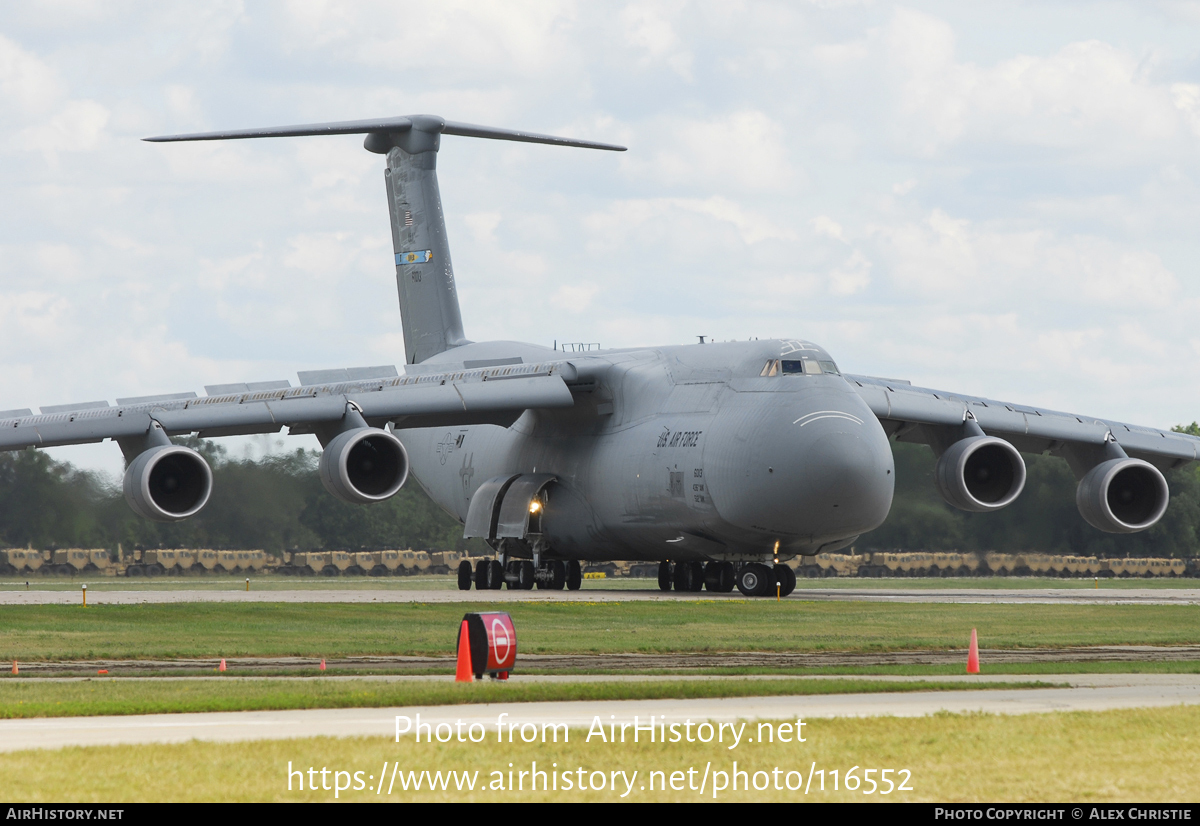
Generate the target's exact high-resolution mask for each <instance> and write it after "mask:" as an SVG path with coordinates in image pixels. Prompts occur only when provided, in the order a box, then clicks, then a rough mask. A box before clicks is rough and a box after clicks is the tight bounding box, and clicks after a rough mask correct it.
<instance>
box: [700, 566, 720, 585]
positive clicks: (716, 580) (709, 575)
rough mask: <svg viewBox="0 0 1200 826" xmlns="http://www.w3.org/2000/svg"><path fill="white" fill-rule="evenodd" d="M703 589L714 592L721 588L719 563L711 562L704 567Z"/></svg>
mask: <svg viewBox="0 0 1200 826" xmlns="http://www.w3.org/2000/svg"><path fill="white" fill-rule="evenodd" d="M704 587H705V589H706V590H709V591H716V590H717V589H718V588H720V587H721V563H720V562H717V561H715V560H714V561H712V562H708V563H705V565H704Z"/></svg>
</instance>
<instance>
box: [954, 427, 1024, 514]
mask: <svg viewBox="0 0 1200 826" xmlns="http://www.w3.org/2000/svg"><path fill="white" fill-rule="evenodd" d="M934 479H935V480H936V482H937V486H938V492H939V493H941V494H942V498H943V499H945V500H946V501H947V502H948V503H949V504H951V505H953V506H954V507H956V508H958V509H960V510H964V511H975V512H984V511H994V510H999V509H1000V508H1003V507H1004V506H1005V505H1010V504H1012V502H1013V500H1014V499H1016V498H1017V497H1018V496H1020V495H1021V491H1022V489H1024V487H1025V460H1024V459H1022V458H1021V454H1020V453H1019V452H1018V451H1017V449H1016V448H1015V447H1013V446H1012V445H1011V444H1009V443H1008V442H1006V441H1004V440H1003V439H998V438H996V437H995V436H971V437H969V438H966V439H960V440H959V441H957V442H955V443H954V444H953V445H951V446H950V447H949V448H948V449H947V450H946V451H945V452H944V453H943V454H942V455H941V458H939V459H938V462H937V467H936V468H935V469H934Z"/></svg>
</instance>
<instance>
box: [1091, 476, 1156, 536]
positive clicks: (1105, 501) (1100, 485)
mask: <svg viewBox="0 0 1200 826" xmlns="http://www.w3.org/2000/svg"><path fill="white" fill-rule="evenodd" d="M1170 497H1171V494H1170V491H1169V490H1168V488H1167V480H1166V479H1164V478H1163V475H1162V473H1160V472H1159V470H1158V468H1156V467H1155V466H1154V465H1152V464H1150V463H1149V462H1143V461H1142V460H1141V459H1109V460H1108V461H1107V462H1101V463H1100V464H1098V465H1096V466H1095V467H1094V468H1092V469H1091V470H1090V471H1088V472H1087V473H1086V474H1085V475H1084V477H1083V479H1081V480H1080V481H1079V487H1077V488H1076V489H1075V504H1076V506H1077V507H1078V508H1079V514H1080V516H1082V517H1083V518H1084V519H1085V520H1086V521H1087V523H1088V524H1089V525H1091V526H1092V527H1093V528H1098V529H1100V530H1102V531H1105V532H1107V533H1135V532H1137V531H1144V530H1145V529H1146V528H1149V527H1150V526H1151V525H1153V524H1154V523H1155V522H1157V521H1158V520H1159V519H1161V518H1162V515H1163V513H1164V512H1165V511H1166V510H1167V502H1168V500H1169V499H1170Z"/></svg>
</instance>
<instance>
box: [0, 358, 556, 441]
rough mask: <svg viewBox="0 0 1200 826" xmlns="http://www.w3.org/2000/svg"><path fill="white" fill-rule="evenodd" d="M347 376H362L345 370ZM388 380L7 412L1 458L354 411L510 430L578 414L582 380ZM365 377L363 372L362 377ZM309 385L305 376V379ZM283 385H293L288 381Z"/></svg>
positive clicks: (405, 422) (546, 374) (322, 420)
mask: <svg viewBox="0 0 1200 826" xmlns="http://www.w3.org/2000/svg"><path fill="white" fill-rule="evenodd" d="M340 372H342V373H343V375H344V376H349V375H353V374H354V373H355V372H356V371H353V370H352V371H340ZM379 372H390V373H391V374H392V375H391V376H384V377H382V378H354V379H351V380H347V381H328V382H326V383H323V384H304V385H302V386H300V387H290V386H288V387H279V388H277V389H258V390H255V389H253V388H252V386H246V385H241V386H237V385H224V386H218V387H214V388H210V390H216V391H217V392H216V393H215V394H210V395H207V396H203V397H196V395H195V394H194V393H177V394H172V395H169V396H158V397H148V398H138V399H118V400H117V405H116V406H110V405H109V404H108V402H90V403H87V404H79V405H58V406H55V407H51V408H43V409H42V415H36V416H35V415H33V414H32V412H31V411H29V410H18V411H7V412H5V413H0V450H18V449H21V448H26V447H53V446H57V445H77V444H86V443H89V442H101V441H104V440H105V439H118V440H120V439H136V438H138V437H143V436H146V435H147V434H148V433H149V432H150V430H151V428H153V427H154V425H155V423H157V424H158V425H159V426H160V427H161V428H162V429H163V430H164V431H166V433H167V434H168V435H183V434H188V433H198V434H199V435H200V436H201V437H212V436H234V435H243V434H250V433H275V432H278V431H280V430H282V429H283V428H284V427H285V426H286V427H288V428H289V431H290V432H291V433H312V432H314V428H317V427H319V426H321V425H323V424H332V423H336V422H339V421H341V420H342V418H343V417H344V416H345V415H346V410H347V407H351V408H354V409H356V410H358V411H359V412H361V414H362V417H363V419H365V420H366V421H367V423H368V424H371V425H373V426H376V427H381V426H383V425H385V424H387V423H388V422H391V423H393V424H394V425H395V426H396V427H440V426H452V425H466V424H497V425H502V426H508V425H510V424H512V423H513V422H515V421H516V420H517V419H518V418H519V417H520V416H521V414H522V413H524V412H525V411H526V410H530V409H539V408H563V407H571V406H572V405H573V404H574V400H573V398H572V396H571V390H570V388H569V387H568V386H567V384H568V382H574V381H575V380H576V379H577V377H578V373H577V371H576V369H575V367H574V366H573V365H572V364H571V363H570V362H551V363H547V364H517V365H512V366H500V367H489V368H485V369H473V370H453V371H448V372H445V373H427V374H419V375H410V376H396V375H395V368H386V370H381V371H379ZM360 375H361V373H360ZM302 379H303V376H302ZM278 384H286V383H285V382H279V383H278Z"/></svg>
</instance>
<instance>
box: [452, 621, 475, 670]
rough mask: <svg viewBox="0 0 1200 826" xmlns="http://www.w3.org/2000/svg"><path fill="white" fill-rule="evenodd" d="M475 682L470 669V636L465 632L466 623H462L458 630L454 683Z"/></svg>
mask: <svg viewBox="0 0 1200 826" xmlns="http://www.w3.org/2000/svg"><path fill="white" fill-rule="evenodd" d="M474 680H475V673H474V670H473V669H472V668H471V634H470V632H469V631H467V621H466V620H463V621H462V627H461V628H459V630H458V666H457V667H456V668H455V669H454V682H456V683H469V682H473V681H474Z"/></svg>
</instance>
